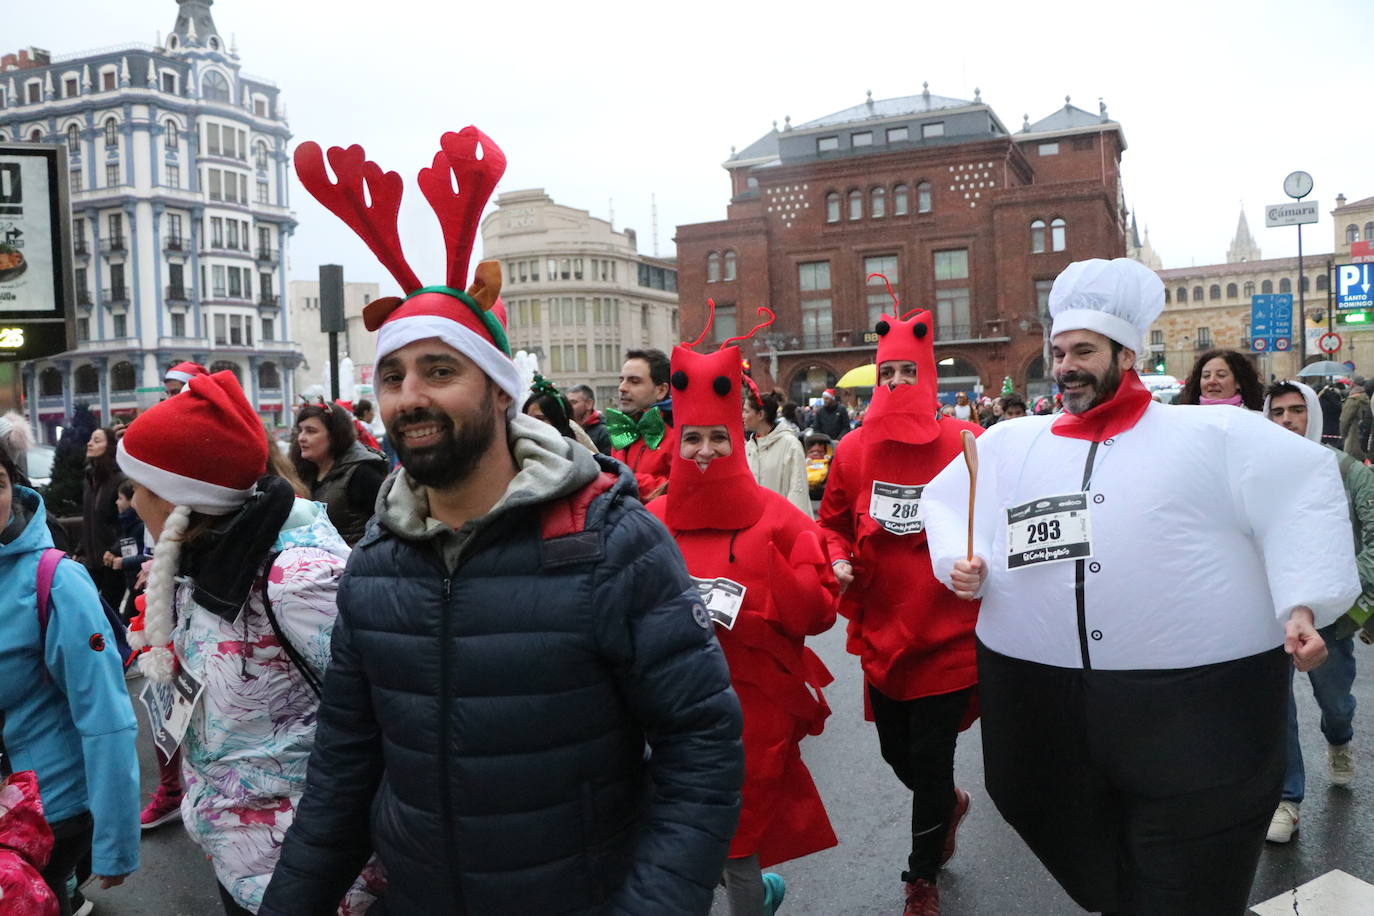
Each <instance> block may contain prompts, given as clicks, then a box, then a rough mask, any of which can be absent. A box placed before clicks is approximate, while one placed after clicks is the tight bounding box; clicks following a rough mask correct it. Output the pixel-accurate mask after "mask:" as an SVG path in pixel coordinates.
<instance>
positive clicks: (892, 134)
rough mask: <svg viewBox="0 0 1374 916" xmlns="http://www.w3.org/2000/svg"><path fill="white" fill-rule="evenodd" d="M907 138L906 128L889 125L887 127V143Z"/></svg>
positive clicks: (898, 141)
mask: <svg viewBox="0 0 1374 916" xmlns="http://www.w3.org/2000/svg"><path fill="white" fill-rule="evenodd" d="M906 139H907V129H906V128H905V127H889V128H888V129H887V142H888V143H902V142H903V141H905V140H906Z"/></svg>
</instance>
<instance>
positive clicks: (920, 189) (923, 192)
mask: <svg viewBox="0 0 1374 916" xmlns="http://www.w3.org/2000/svg"><path fill="white" fill-rule="evenodd" d="M930 190H931V189H930V182H928V181H923V182H921V183H920V184H918V185H917V186H916V212H917V213H929V212H930V209H931V204H930V201H931V196H930Z"/></svg>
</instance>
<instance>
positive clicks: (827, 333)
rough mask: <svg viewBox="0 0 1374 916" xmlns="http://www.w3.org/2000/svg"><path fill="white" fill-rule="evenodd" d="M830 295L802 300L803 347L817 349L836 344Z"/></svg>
mask: <svg viewBox="0 0 1374 916" xmlns="http://www.w3.org/2000/svg"><path fill="white" fill-rule="evenodd" d="M831 322H832V317H831V311H830V297H829V296H826V297H825V298H822V299H803V300H801V324H802V347H803V348H804V349H807V350H816V349H821V348H825V347H833V346H834V345H835V330H834V326H833V325H832V323H831Z"/></svg>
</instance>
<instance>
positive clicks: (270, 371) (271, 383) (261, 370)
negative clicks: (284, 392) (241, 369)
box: [258, 363, 281, 391]
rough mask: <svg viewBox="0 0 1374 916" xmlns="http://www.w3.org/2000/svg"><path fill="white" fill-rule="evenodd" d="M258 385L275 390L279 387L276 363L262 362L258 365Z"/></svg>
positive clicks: (279, 379)
mask: <svg viewBox="0 0 1374 916" xmlns="http://www.w3.org/2000/svg"><path fill="white" fill-rule="evenodd" d="M258 387H259V388H268V389H272V390H274V391H275V390H277V389H280V388H281V373H280V372H278V371H277V364H276V363H263V364H262V365H261V366H258Z"/></svg>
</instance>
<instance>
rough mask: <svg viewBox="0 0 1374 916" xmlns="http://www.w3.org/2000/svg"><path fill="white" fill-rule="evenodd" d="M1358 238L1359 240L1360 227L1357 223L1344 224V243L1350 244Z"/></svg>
mask: <svg viewBox="0 0 1374 916" xmlns="http://www.w3.org/2000/svg"><path fill="white" fill-rule="evenodd" d="M1359 240H1360V227H1359V226H1357V225H1355V224H1354V223H1351V224H1350V225H1349V226H1346V227H1345V241H1346V244H1350V243H1351V242H1358V241H1359Z"/></svg>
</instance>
